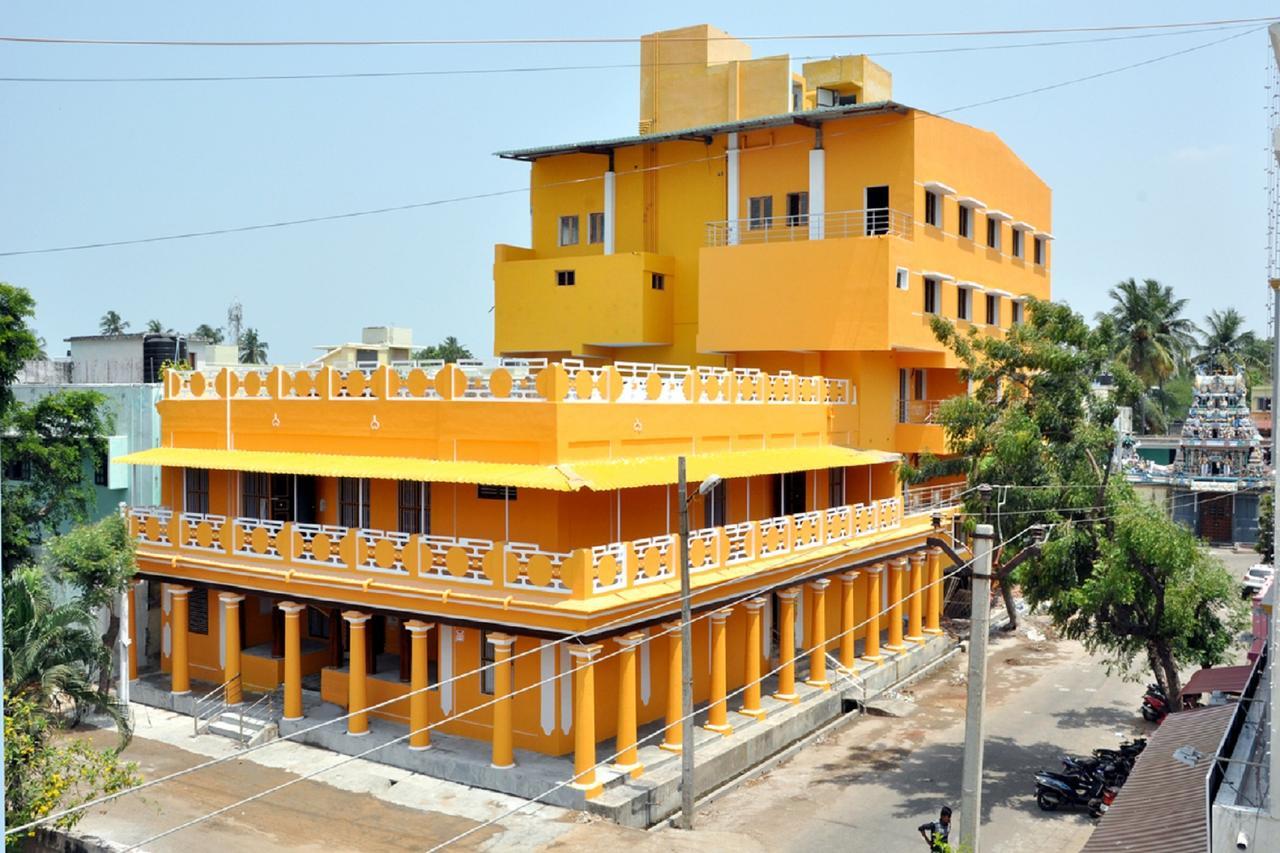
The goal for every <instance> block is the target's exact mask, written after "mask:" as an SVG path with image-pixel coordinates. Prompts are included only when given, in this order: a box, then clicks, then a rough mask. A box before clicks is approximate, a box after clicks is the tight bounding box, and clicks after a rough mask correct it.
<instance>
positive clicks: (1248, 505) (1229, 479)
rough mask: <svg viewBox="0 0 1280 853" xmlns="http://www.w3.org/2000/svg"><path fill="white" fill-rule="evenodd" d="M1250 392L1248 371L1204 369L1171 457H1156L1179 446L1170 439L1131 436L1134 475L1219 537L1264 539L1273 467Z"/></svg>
mask: <svg viewBox="0 0 1280 853" xmlns="http://www.w3.org/2000/svg"><path fill="white" fill-rule="evenodd" d="M1247 399H1248V388H1247V387H1246V385H1245V382H1244V377H1243V376H1240V375H1235V376H1226V375H1221V374H1214V375H1204V376H1197V377H1196V378H1195V380H1194V383H1193V386H1192V401H1191V408H1190V410H1189V411H1188V412H1187V417H1186V420H1185V421H1184V423H1183V425H1182V433H1181V435H1179V436H1178V438H1177V444H1176V448H1177V449H1176V454H1175V456H1174V459H1173V462H1172V463H1171V464H1160V463H1159V462H1157V461H1154V454H1156V453H1159V452H1161V451H1162V450H1167V449H1169V448H1171V447H1172V442H1170V441H1169V440H1168V439H1165V438H1155V439H1153V438H1151V437H1142V438H1139V439H1136V440H1135V439H1132V438H1127V439H1126V442H1127V448H1126V449H1127V451H1128V452H1127V453H1126V454H1125V455H1124V460H1123V464H1124V469H1125V473H1126V475H1127V477H1128V479H1129V481H1130V482H1132V483H1133V484H1134V485H1135V487H1136V488H1137V489H1138V490H1139V492H1140V493H1145V494H1146V495H1147V497H1149V498H1150V499H1151V500H1153V501H1156V502H1158V503H1161V504H1163V505H1164V506H1165V507H1166V509H1167V511H1168V512H1169V513H1170V514H1171V515H1172V517H1173V519H1174V520H1175V521H1178V522H1180V523H1182V524H1184V525H1186V526H1187V527H1189V528H1191V529H1192V530H1194V531H1195V532H1196V535H1198V536H1200V537H1202V538H1204V539H1207V540H1209V541H1211V542H1241V543H1253V542H1256V541H1257V538H1258V501H1259V499H1260V497H1261V495H1262V492H1263V490H1264V489H1266V488H1268V486H1269V484H1270V482H1271V473H1270V470H1269V469H1268V466H1267V465H1266V463H1265V461H1264V456H1263V448H1262V437H1261V436H1260V435H1259V433H1258V429H1257V426H1256V425H1255V422H1254V420H1253V418H1252V417H1251V415H1250V411H1249V405H1248V403H1247Z"/></svg>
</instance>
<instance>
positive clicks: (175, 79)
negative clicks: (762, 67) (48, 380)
mask: <svg viewBox="0 0 1280 853" xmlns="http://www.w3.org/2000/svg"><path fill="white" fill-rule="evenodd" d="M1249 26H1251V25H1250V24H1230V25H1226V26H1220V27H1202V28H1199V29H1182V30H1161V31H1159V32H1153V33H1128V34H1125V35H1117V36H1099V37H1095V38H1083V39H1059V40H1056V41H1034V42H1017V43H1014V44H982V45H969V46H967V47H936V48H921V49H915V50H887V51H876V52H874V53H868V54H867V55H868V56H871V57H875V58H883V57H886V56H929V55H934V54H947V53H981V52H983V51H989V50H1023V49H1027V48H1041V47H1070V46H1073V45H1081V44H1102V43H1106V42H1116V41H1133V40H1136V39H1151V38H1169V37H1171V36H1175V37H1176V36H1189V35H1197V34H1199V33H1210V32H1220V31H1222V30H1232V29H1240V28H1242V27H1249ZM827 58H829V54H811V55H808V56H792V57H790V59H791V60H792V61H797V62H806V61H810V60H816V59H827ZM690 65H700V66H705V65H706V63H705V62H695V61H687V62H658V63H640V62H614V63H605V64H597V65H525V66H514V67H508V68H432V69H423V70H410V71H338V72H330V73H316V74H202V75H168V76H150V77H145V76H130V77H126V76H119V77H0V83H224V82H231V83H240V82H252V81H291V80H353V79H383V78H396V77H458V76H481V75H490V74H531V73H539V72H562V71H613V70H624V69H632V68H641V67H645V68H653V67H658V68H670V67H679V66H690Z"/></svg>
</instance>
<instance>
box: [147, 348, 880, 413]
mask: <svg viewBox="0 0 1280 853" xmlns="http://www.w3.org/2000/svg"><path fill="white" fill-rule="evenodd" d="M856 392H857V389H856V388H854V387H853V386H852V385H851V384H850V382H849V381H848V380H847V379H830V378H827V377H824V376H800V375H797V374H793V373H788V372H785V371H783V372H781V373H765V372H763V371H760V370H755V369H752V368H735V369H732V370H730V369H728V368H723V367H706V366H702V367H697V366H688V365H675V364H647V363H641V362H632V361H623V362H618V363H617V364H612V365H603V366H588V365H586V364H584V363H583V362H582V361H581V360H580V359H564V360H563V361H559V362H550V363H549V362H548V361H547V360H546V359H545V358H543V359H510V358H509V359H502V360H500V361H499V362H497V363H496V364H484V363H482V362H479V361H470V360H468V361H460V362H458V363H457V364H445V363H444V362H442V361H421V362H396V363H394V364H391V365H386V366H378V365H356V364H351V365H341V366H328V367H317V366H314V365H309V366H304V367H285V366H274V367H261V366H256V365H240V366H236V367H224V368H220V369H217V370H212V369H209V370H170V371H168V372H167V373H166V376H165V397H166V399H171V400H225V399H231V400H336V401H350V402H359V401H362V400H388V401H411V400H418V401H422V400H425V401H447V400H455V401H466V400H483V401H496V400H511V401H543V402H548V401H549V402H568V403H674V404H688V403H699V404H734V403H762V404H767V403H807V404H842V403H843V404H852V403H856V402H857V393H856Z"/></svg>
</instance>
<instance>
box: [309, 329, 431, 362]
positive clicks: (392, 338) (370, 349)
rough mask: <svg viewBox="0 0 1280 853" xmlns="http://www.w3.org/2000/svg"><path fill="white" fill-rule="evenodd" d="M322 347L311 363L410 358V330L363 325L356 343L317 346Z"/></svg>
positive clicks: (402, 359)
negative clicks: (320, 353) (358, 340)
mask: <svg viewBox="0 0 1280 853" xmlns="http://www.w3.org/2000/svg"><path fill="white" fill-rule="evenodd" d="M316 349H320V350H324V353H323V354H322V355H320V356H318V357H317V358H316V359H315V361H313V362H312V364H322V365H326V366H328V367H337V368H352V367H362V368H364V367H377V366H378V365H380V364H396V363H405V362H408V361H410V360H412V359H413V330H412V329H406V328H401V327H396V326H365V327H364V328H363V329H361V331H360V342H359V343H347V344H330V345H324V346H318V347H316Z"/></svg>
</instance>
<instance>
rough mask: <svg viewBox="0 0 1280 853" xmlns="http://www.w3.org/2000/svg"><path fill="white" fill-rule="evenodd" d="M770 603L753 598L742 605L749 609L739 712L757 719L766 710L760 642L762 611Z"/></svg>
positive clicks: (762, 717) (765, 599) (759, 718)
mask: <svg viewBox="0 0 1280 853" xmlns="http://www.w3.org/2000/svg"><path fill="white" fill-rule="evenodd" d="M768 603H769V599H767V598H752V599H749V600H747V601H746V602H744V603H743V605H742V606H743V607H745V608H746V610H747V643H746V648H745V649H744V651H743V654H744V655H745V664H746V665H745V666H744V667H743V672H744V675H743V678H744V680H745V681H746V689H744V690H743V691H742V707H741V708H739V709H738V713H739V714H745V715H746V716H748V717H755V718H756V719H757V720H763V719H764V717H765V710H764V709H763V708H761V707H760V658H762V657H763V656H764V653H763V652H762V651H761V643H760V611H762V610H764V607H765V605H766V604H768Z"/></svg>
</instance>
